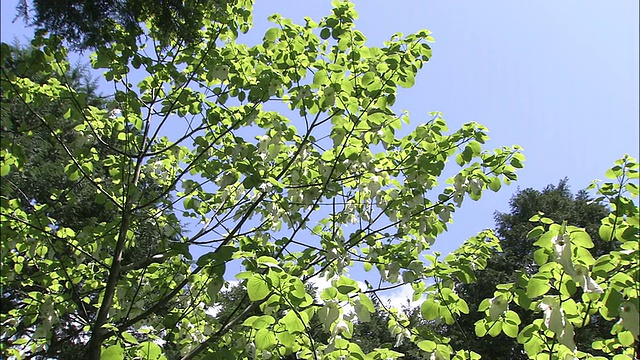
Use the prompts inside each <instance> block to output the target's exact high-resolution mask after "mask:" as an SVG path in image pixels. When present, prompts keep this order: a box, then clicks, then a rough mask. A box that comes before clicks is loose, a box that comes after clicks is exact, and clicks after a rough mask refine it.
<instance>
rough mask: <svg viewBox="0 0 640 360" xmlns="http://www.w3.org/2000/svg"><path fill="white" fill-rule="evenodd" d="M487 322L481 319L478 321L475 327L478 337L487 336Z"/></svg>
mask: <svg viewBox="0 0 640 360" xmlns="http://www.w3.org/2000/svg"><path fill="white" fill-rule="evenodd" d="M486 325H487V321H486V320H485V319H481V320H478V321H476V324H475V326H474V329H475V332H476V336H477V337H483V336H485V335H486V334H487V326H486Z"/></svg>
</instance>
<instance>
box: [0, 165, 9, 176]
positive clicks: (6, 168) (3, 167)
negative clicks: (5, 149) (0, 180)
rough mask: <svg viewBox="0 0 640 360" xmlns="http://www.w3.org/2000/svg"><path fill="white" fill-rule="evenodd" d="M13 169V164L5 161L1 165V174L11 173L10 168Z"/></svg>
mask: <svg viewBox="0 0 640 360" xmlns="http://www.w3.org/2000/svg"><path fill="white" fill-rule="evenodd" d="M10 169H11V165H9V164H7V163H3V164H2V165H0V176H7V175H8V174H9V170H10Z"/></svg>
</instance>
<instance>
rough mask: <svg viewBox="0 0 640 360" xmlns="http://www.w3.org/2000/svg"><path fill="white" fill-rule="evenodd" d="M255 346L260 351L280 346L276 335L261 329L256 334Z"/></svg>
mask: <svg viewBox="0 0 640 360" xmlns="http://www.w3.org/2000/svg"><path fill="white" fill-rule="evenodd" d="M255 344H256V349H258V350H269V349H271V348H273V347H275V346H276V345H277V344H278V341H277V340H276V334H274V333H273V331H271V330H269V329H260V330H258V331H257V332H256V338H255Z"/></svg>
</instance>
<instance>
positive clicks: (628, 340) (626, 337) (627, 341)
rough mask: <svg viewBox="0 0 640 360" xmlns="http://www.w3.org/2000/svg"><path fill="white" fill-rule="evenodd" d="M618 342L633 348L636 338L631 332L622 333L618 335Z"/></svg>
mask: <svg viewBox="0 0 640 360" xmlns="http://www.w3.org/2000/svg"><path fill="white" fill-rule="evenodd" d="M618 341H620V344H622V346H631V345H633V343H634V342H635V338H634V337H633V333H632V332H631V331H622V332H619V333H618Z"/></svg>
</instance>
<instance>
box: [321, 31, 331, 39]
mask: <svg viewBox="0 0 640 360" xmlns="http://www.w3.org/2000/svg"><path fill="white" fill-rule="evenodd" d="M330 36H331V30H329V28H324V29H322V30H321V31H320V37H321V38H322V39H324V40H326V39H328V38H329V37H330Z"/></svg>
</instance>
